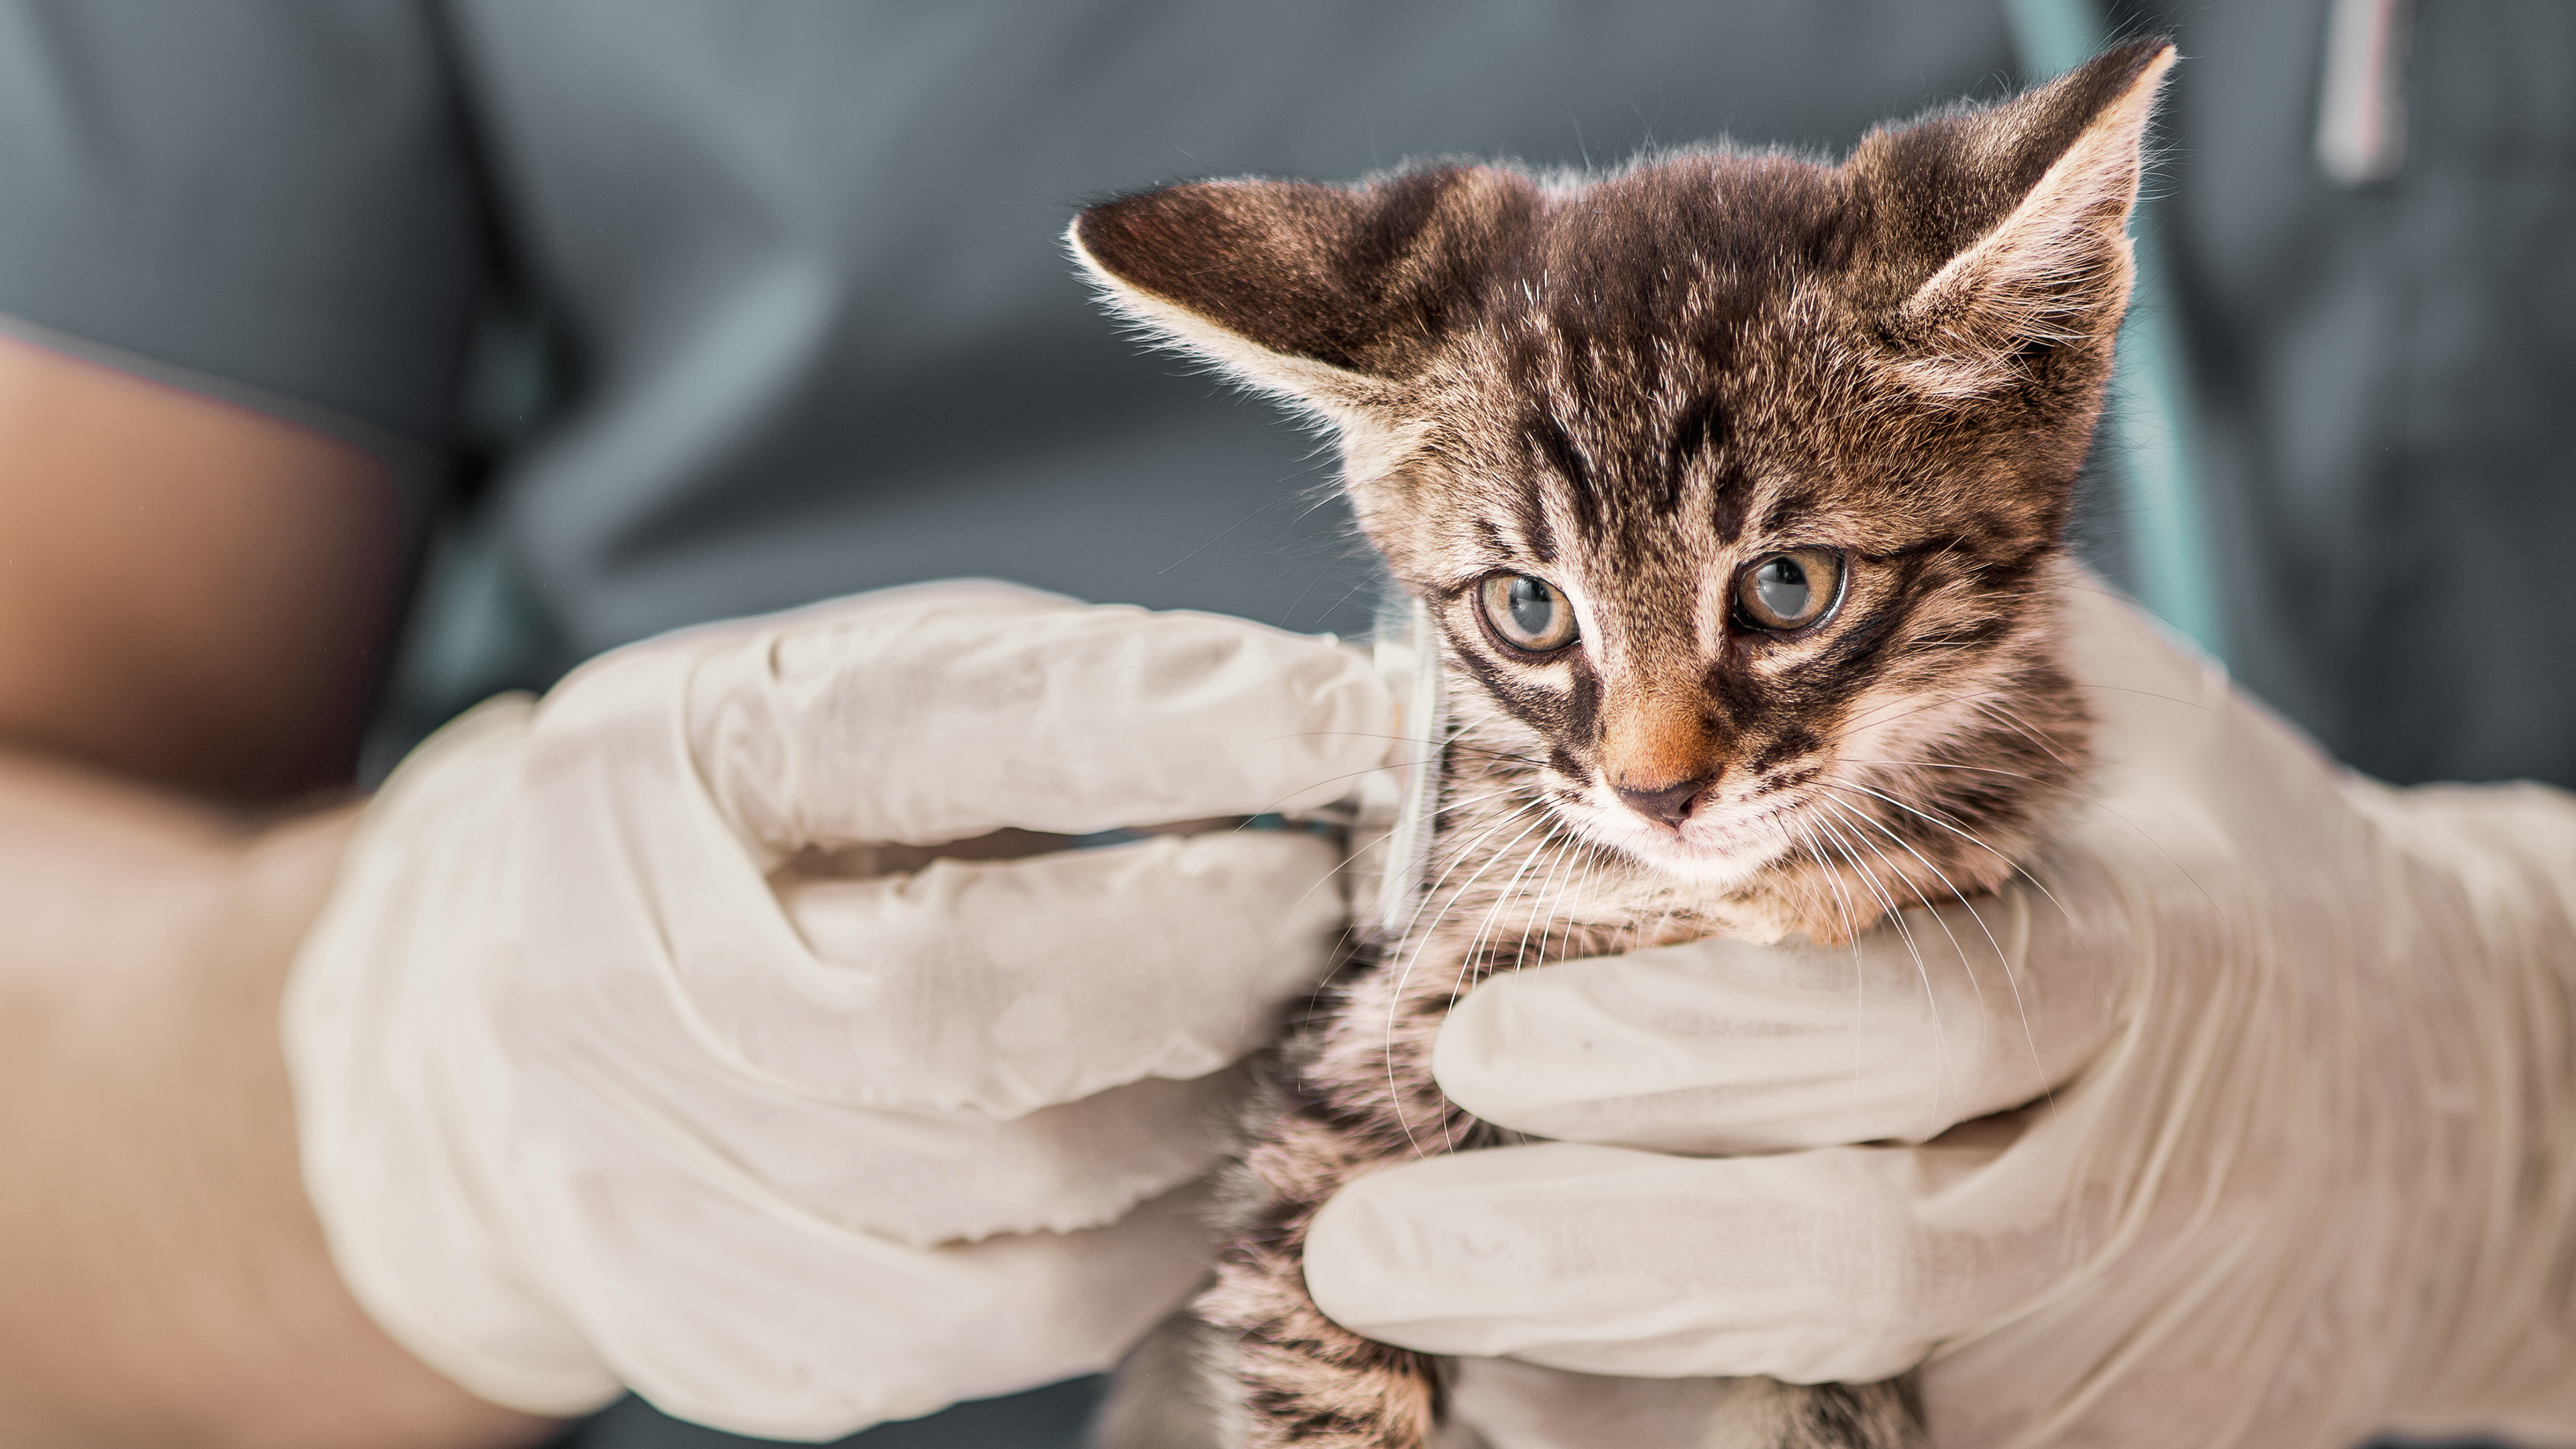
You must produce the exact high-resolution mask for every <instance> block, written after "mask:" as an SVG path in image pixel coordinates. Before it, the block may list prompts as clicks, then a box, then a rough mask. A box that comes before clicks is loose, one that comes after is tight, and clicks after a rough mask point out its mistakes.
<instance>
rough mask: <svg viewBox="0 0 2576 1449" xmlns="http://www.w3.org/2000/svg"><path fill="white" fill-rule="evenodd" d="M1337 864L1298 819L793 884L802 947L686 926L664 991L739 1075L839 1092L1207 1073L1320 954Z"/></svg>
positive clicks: (1326, 943)
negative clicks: (1280, 825)
mask: <svg viewBox="0 0 2576 1449" xmlns="http://www.w3.org/2000/svg"><path fill="white" fill-rule="evenodd" d="M1338 865H1339V858H1338V856H1337V854H1336V852H1335V851H1334V849H1333V847H1332V846H1331V845H1330V844H1329V843H1328V842H1326V841H1323V840H1320V839H1318V838H1316V837H1314V836H1310V835H1303V834H1297V833H1290V832H1259V831H1245V832H1220V833H1214V834H1209V835H1201V836H1192V837H1186V838H1183V837H1173V836H1165V837H1159V838H1156V839H1153V840H1148V841H1142V842H1139V843H1137V844H1134V845H1126V846H1117V847H1112V848H1109V849H1103V850H1088V851H1071V852H1065V853H1060V854H1055V855H1044V856H1033V857H1029V858H1027V859H1022V860H1012V861H977V862H967V861H946V860H943V861H938V862H934V863H933V864H932V865H931V866H930V867H929V868H927V869H925V870H922V871H919V872H916V873H914V874H911V875H905V876H896V877H889V878H878V879H868V880H813V881H788V882H785V883H783V884H782V887H781V890H780V893H779V897H778V899H779V901H780V904H781V906H782V907H783V909H784V911H785V914H786V917H787V920H788V921H789V923H790V924H791V925H792V926H793V929H794V931H795V933H796V934H797V935H798V936H800V937H801V940H802V945H803V948H804V949H802V950H790V949H770V950H759V951H754V950H750V949H746V947H745V946H744V945H743V944H741V937H740V935H739V933H734V932H726V933H721V934H712V935H710V936H709V937H708V938H706V939H703V940H701V939H695V938H692V939H689V940H687V941H685V942H683V943H682V949H681V950H680V952H679V955H678V960H677V965H676V970H677V973H678V978H679V983H678V984H679V990H680V995H681V997H682V1002H681V1009H682V1010H683V1011H684V1012H686V1013H688V1014H689V1016H690V1017H691V1018H692V1024H693V1026H694V1027H695V1029H696V1030H697V1032H698V1033H699V1035H700V1037H701V1039H703V1040H706V1041H709V1042H711V1043H712V1044H713V1045H714V1046H715V1047H716V1049H717V1051H718V1052H719V1054H720V1055H722V1056H723V1057H724V1058H726V1059H729V1060H730V1061H732V1062H733V1063H735V1064H736V1065H737V1066H739V1067H740V1068H741V1069H743V1070H745V1071H747V1072H748V1073H750V1074H751V1075H753V1076H754V1077H756V1078H760V1079H764V1080H767V1081H770V1082H773V1083H775V1084H777V1085H779V1086H781V1087H782V1088H784V1089H786V1090H789V1091H792V1092H799V1093H805V1094H810V1095H813V1096H816V1097H820V1098H823V1099H825V1100H828V1101H832V1102H839V1103H847V1104H854V1105H863V1106H872V1107H890V1108H905V1109H934V1110H937V1109H950V1108H972V1109H974V1110H977V1111H981V1112H985V1113H988V1114H990V1115H992V1116H995V1117H1000V1118H1011V1117H1017V1116H1020V1115H1022V1114H1024V1113H1027V1112H1031V1111H1034V1110H1036V1109H1038V1108H1040V1107H1044V1106H1047V1105H1049V1104H1052V1103H1058V1102H1071V1101H1076V1100H1079V1099H1081V1098H1084V1097H1088V1096H1091V1095H1092V1094H1093V1093H1095V1092H1099V1091H1102V1090H1105V1089H1107V1088H1109V1087H1113V1086H1117V1085H1120V1084H1121V1083H1126V1082H1133V1081H1137V1080H1139V1079H1142V1078H1147V1077H1168V1078H1175V1079H1186V1078H1191V1077H1200V1076H1205V1075H1206V1074H1208V1073H1210V1072H1213V1071H1216V1070H1218V1069H1219V1068H1222V1067H1224V1066H1226V1065H1228V1064H1229V1063H1232V1062H1234V1061H1237V1060H1239V1059H1241V1058H1242V1057H1243V1056H1245V1055H1246V1054H1248V1053H1250V1052H1252V1051H1253V1050H1255V1049H1257V1048H1258V1047H1260V1046H1261V1045H1262V1044H1263V1043H1265V1042H1267V1041H1269V1040H1271V1039H1272V1038H1273V1037H1274V1036H1275V1035H1276V1034H1277V1031H1278V1026H1279V1016H1280V1008H1281V1006H1282V1005H1283V1003H1286V1002H1288V1001H1290V1000H1293V999H1295V998H1297V997H1300V996H1302V995H1304V994H1305V993H1306V992H1308V991H1310V990H1312V989H1313V988H1314V986H1315V985H1316V984H1317V983H1318V982H1319V981H1321V980H1322V979H1323V977H1324V975H1325V974H1326V973H1327V972H1329V971H1330V969H1331V965H1332V961H1333V956H1334V951H1335V948H1336V946H1337V943H1338V942H1339V941H1340V939H1341V935H1342V931H1343V920H1344V913H1345V908H1344V906H1343V903H1342V899H1341V895H1340V892H1339V889H1338V887H1337V883H1336V881H1335V879H1334V873H1335V870H1336V868H1337V867H1338ZM782 934H783V933H782Z"/></svg>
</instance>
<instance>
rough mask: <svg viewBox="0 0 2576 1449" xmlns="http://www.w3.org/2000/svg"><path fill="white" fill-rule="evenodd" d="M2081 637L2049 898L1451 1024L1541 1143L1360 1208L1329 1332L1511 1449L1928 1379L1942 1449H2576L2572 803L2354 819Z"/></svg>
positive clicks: (1408, 1183)
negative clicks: (2050, 1448)
mask: <svg viewBox="0 0 2576 1449" xmlns="http://www.w3.org/2000/svg"><path fill="white" fill-rule="evenodd" d="M2071 608H2072V612H2073V621H2072V622H2073V626H2074V627H2073V630H2072V636H2073V637H2072V641H2071V647H2070V650H2069V655H2070V660H2071V662H2072V663H2073V665H2074V667H2075V668H2076V670H2077V671H2078V673H2079V676H2080V677H2081V678H2082V679H2083V680H2084V682H2085V683H2086V684H2087V685H2088V686H2089V687H2090V691H2091V698H2092V702H2093V704H2094V708H2095V710H2096V712H2097V714H2098V715H2099V717H2100V719H2101V722H2102V723H2101V729H2100V738H2099V746H2100V756H2101V765H2100V768H2099V770H2098V771H2097V772H2096V775H2095V778H2094V779H2093V780H2092V782H2091V783H2090V787H2089V789H2088V790H2087V791H2086V793H2085V794H2084V796H2083V798H2081V799H2080V800H2077V801H2074V802H2071V803H2070V805H2069V810H2068V817H2067V820H2066V822H2065V824H2064V826H2063V828H2062V829H2061V830H2060V831H2059V832H2058V835H2057V837H2056V840H2055V843H2054V844H2053V846H2052V847H2051V849H2050V850H2049V851H2048V852H2047V853H2046V854H2045V855H2044V856H2043V857H2042V858H2041V859H2040V860H2038V861H2036V862H2035V863H2034V864H2033V867H2032V871H2031V878H2030V879H2029V880H2027V881H2023V882H2017V883H2016V884H2014V885H2013V886H2011V887H2008V888H2007V889H2006V890H2005V892H2003V894H2002V896H2001V897H2000V898H1999V899H1996V900H1993V901H1990V902H1981V903H1978V904H1976V905H1975V906H1974V907H1973V908H1970V907H1967V906H1961V905H1957V904H1953V905H1951V906H1948V907H1946V908H1944V909H1941V910H1937V911H1935V910H1928V909H1918V910H1910V911H1907V912H1905V913H1904V916H1903V918H1902V919H1901V920H1900V921H1897V922H1895V923H1891V924H1890V925H1888V926H1886V927H1883V928H1881V929H1880V930H1878V931H1876V932H1874V933H1872V934H1870V935H1869V936H1866V937H1864V938H1863V940H1862V941H1861V942H1859V943H1858V944H1857V945H1856V946H1855V947H1854V948H1852V949H1847V950H1839V951H1836V950H1822V949H1816V948H1783V949H1780V950H1776V951H1766V950H1762V949H1758V948H1754V947H1750V946H1747V945H1745V944H1743V943H1740V942H1726V941H1711V942H1704V943H1697V944H1693V945H1689V946H1680V947H1672V948H1666V949H1663V950H1658V951H1649V952H1640V953H1638V954H1637V955H1635V956H1631V957H1628V958H1625V959H1617V960H1597V961H1582V962H1570V963H1566V964H1563V965H1559V966H1553V967H1548V968H1545V969H1542V970H1537V971H1530V972H1525V973H1520V974H1518V975H1514V976H1506V977H1501V978H1497V979H1496V980H1493V981H1491V982H1488V983H1486V984H1484V985H1482V986H1480V987H1478V988H1477V990H1476V991H1475V992H1474V993H1472V994H1471V995H1470V996H1469V998H1468V1000H1467V1001H1466V1003H1465V1004H1464V1005H1463V1006H1462V1007H1461V1008H1460V1009H1459V1010H1458V1011H1457V1012H1456V1013H1455V1014H1454V1015H1453V1016H1452V1018H1451V1019H1450V1020H1449V1022H1448V1023H1447V1024H1446V1025H1445V1026H1444V1028H1443V1031H1442V1036H1441V1040H1440V1044H1439V1051H1438V1055H1437V1058H1436V1063H1435V1065H1436V1068H1437V1070H1438V1072H1439V1076H1440V1081H1441V1084H1442V1086H1443V1087H1444V1089H1446V1090H1447V1091H1448V1092H1449V1093H1450V1095H1451V1096H1452V1097H1453V1098H1455V1099H1456V1100H1457V1101H1458V1102H1459V1103H1460V1104H1461V1105H1463V1106H1465V1107H1466V1108H1468V1109H1469V1110H1471V1111H1473V1112H1475V1113H1477V1114H1478V1115H1480V1116H1483V1117H1486V1118H1488V1119H1489V1120H1493V1121H1496V1122H1499V1123H1501V1124H1503V1125H1505V1126H1508V1127H1515V1128H1520V1129H1523V1130H1526V1131H1529V1132H1532V1133H1535V1134H1539V1135H1543V1136H1548V1137H1553V1138H1558V1139H1565V1140H1560V1141H1556V1142H1550V1143H1545V1144H1537V1145H1529V1146H1520V1147H1505V1148H1498V1149H1494V1150H1490V1151H1483V1152H1472V1153H1464V1154H1459V1155H1456V1156H1451V1157H1445V1158H1438V1159H1433V1160H1429V1161H1424V1162H1417V1163H1408V1164H1403V1165H1399V1166H1396V1167H1393V1168H1389V1169H1387V1170H1385V1171H1382V1172H1379V1173H1377V1174H1375V1175H1373V1176H1371V1177H1368V1178H1364V1179H1362V1180H1361V1181H1359V1182H1358V1183H1356V1184H1354V1185H1353V1186H1352V1187H1350V1188H1349V1189H1346V1190H1345V1191H1344V1192H1343V1193H1342V1195H1341V1196H1340V1197H1338V1198H1336V1199H1334V1201H1333V1202H1332V1203H1330V1204H1328V1205H1327V1206H1326V1208H1325V1209H1324V1211H1323V1213H1322V1214H1321V1216H1320V1217H1319V1218H1318V1220H1317V1222H1316V1224H1315V1228H1314V1231H1313V1235H1312V1237H1311V1239H1310V1242H1309V1247H1308V1252H1307V1260H1306V1263H1307V1279H1308V1284H1309V1286H1310V1287H1311V1288H1312V1289H1313V1291H1314V1294H1315V1299H1316V1302H1317V1303H1318V1304H1319V1305H1320V1306H1321V1307H1322V1308H1323V1309H1324V1310H1325V1311H1326V1312H1327V1313H1329V1314H1331V1315H1333V1316H1334V1317H1335V1318H1337V1319H1339V1320H1340V1321H1341V1322H1343V1323H1345V1324H1348V1325H1349V1326H1351V1327H1352V1328H1354V1329H1357V1330H1358V1331H1360V1332H1363V1333H1366V1334H1369V1335H1371V1336H1373V1337H1378V1338H1382V1339H1385V1340H1388V1341H1391V1342H1395V1343H1399V1344H1403V1345H1406V1346H1408V1347H1412V1348H1418V1349H1422V1350H1426V1351H1430V1352H1437V1353H1444V1354H1458V1355H1481V1356H1485V1357H1482V1358H1469V1359H1468V1360H1467V1361H1466V1362H1464V1363H1463V1364H1462V1365H1461V1369H1460V1372H1459V1375H1458V1380H1457V1383H1456V1385H1455V1389H1456V1392H1455V1398H1454V1402H1455V1403H1456V1404H1457V1406H1458V1413H1459V1416H1460V1418H1461V1419H1463V1420H1465V1421H1467V1422H1468V1423H1471V1424H1473V1425H1475V1426H1477V1427H1478V1428H1479V1429H1481V1430H1482V1431H1483V1434H1484V1436H1485V1439H1486V1441H1487V1442H1488V1444H1489V1445H1490V1446H1491V1449H1579V1446H1590V1445H1594V1444H1599V1443H1609V1442H1617V1443H1620V1444H1622V1445H1639V1446H1646V1445H1660V1444H1666V1443H1670V1444H1675V1445H1680V1444H1698V1443H1700V1442H1702V1440H1701V1438H1700V1437H1699V1435H1700V1433H1701V1428H1700V1426H1702V1425H1704V1424H1705V1423H1706V1422H1708V1419H1709V1416H1710V1414H1711V1411H1712V1408H1713V1405H1714V1404H1715V1402H1716V1400H1717V1399H1718V1398H1719V1397H1720V1396H1722V1395H1724V1394H1726V1393H1728V1392H1730V1390H1729V1389H1728V1388H1727V1387H1726V1386H1725V1385H1724V1384H1722V1383H1719V1382H1715V1381H1714V1380H1715V1379H1716V1378H1718V1377H1721V1376H1728V1375H1757V1374H1758V1375H1769V1376H1774V1377H1780V1378H1788V1379H1795V1380H1808V1381H1815V1380H1828V1379H1841V1380H1874V1379H1879V1378H1884V1377H1886V1376H1888V1375H1891V1374H1894V1373H1897V1372H1899V1371H1902V1370H1904V1369H1907V1368H1909V1367H1911V1366H1913V1365H1915V1364H1917V1363H1923V1364H1924V1365H1925V1366H1924V1369H1923V1377H1922V1390H1923V1396H1924V1403H1925V1408H1926V1413H1927V1417H1928V1420H1929V1424H1930V1427H1931V1430H1932V1436H1933V1439H1934V1441H1935V1442H1936V1443H1939V1444H1942V1445H1960V1446H1977V1449H2019V1446H2034V1445H2043V1444H2084V1445H2092V1446H2126V1445H2136V1446H2141V1449H2145V1446H2163V1445H2170V1444H2191V1445H2196V1446H2205V1449H2228V1446H2255V1445H2260V1446H2265V1449H2348V1446H2349V1445H2351V1444H2353V1443H2355V1442H2357V1441H2359V1440H2360V1439H2361V1438H2363V1437H2365V1436H2366V1435H2367V1434H2369V1433H2370V1432H2372V1431H2374V1430H2378V1429H2382V1428H2390V1427H2400V1428H2414V1429H2419V1430H2424V1431H2461V1430H2492V1429H2505V1430H2509V1431H2513V1432H2515V1433H2516V1434H2518V1435H2522V1436H2527V1437H2528V1438H2529V1439H2530V1440H2531V1441H2532V1442H2536V1443H2564V1442H2576V1372H2571V1371H2570V1365H2571V1364H2576V1073H2571V1069H2570V1065H2569V1063H2570V1060H2571V1043H2572V1042H2576V799H2571V798H2570V797H2569V796H2567V795H2565V794H2563V793H2560V792H2557V791H2552V790H2547V789H2543V788H2541V787H2537V786H2506V787H2493V788H2484V789H2465V788H2457V787H2452V788H2440V787H2427V788H2423V789H2416V790H2393V789H2390V788H2388V787H2386V786H2382V785H2379V784H2376V783H2374V782H2371V781H2368V780H2362V779H2357V778H2355V777H2352V776H2350V775H2348V774H2346V773H2344V772H2342V771H2340V770H2338V769H2336V768H2335V767H2334V766H2333V765H2332V764H2331V763H2330V762H2328V761H2326V760H2325V759H2324V758H2322V757H2321V756H2319V755H2318V754H2317V753H2316V751H2315V750H2314V748H2313V747H2312V746H2310V745H2308V744H2307V743H2306V742H2305V741H2303V740H2301V739H2299V738H2297V737H2296V736H2295V735H2294V734H2292V733H2291V732H2290V731H2289V730H2287V729H2285V728H2283V727H2282V726H2281V725H2280V724H2279V723H2278V722H2277V721H2275V720H2273V719H2272V718H2270V717H2269V716H2268V715H2266V714H2264V713H2263V712H2262V711H2261V710H2260V709H2258V708H2256V707H2254V706H2252V705H2251V704H2249V703H2248V702H2247V701H2245V700H2244V699H2243V698H2241V697H2240V696H2237V695H2235V694H2233V693H2232V692H2231V691H2229V689H2228V688H2227V687H2226V681H2225V680H2224V678H2223V677H2221V676H2219V675H2218V674H2217V673H2216V671H2215V670H2213V669H2210V668H2208V667H2206V666H2204V665H2203V664H2201V663H2200V662H2199V661H2197V660H2196V659H2194V658H2192V657H2190V656H2188V655H2187V654H2185V653H2184V652H2182V651H2181V650H2178V649H2177V648H2176V647H2174V646H2173V645H2172V644H2171V643H2170V642H2168V641H2167V640H2166V639H2165V638H2163V637H2162V636H2161V635H2159V634H2158V633H2157V632H2156V631H2155V630H2154V629H2153V628H2152V627H2151V626H2149V625H2148V624H2147V623H2145V622H2144V621H2143V620H2141V619H2140V618H2139V617H2137V616H2136V615H2135V614H2134V613H2132V612H2131V611H2129V610H2127V609H2126V608H2125V607H2124V606H2120V605H2118V604H2116V603H2112V602H2110V601H2107V600H2105V599H2102V598H2098V597H2093V596H2090V595H2078V596H2076V597H2074V598H2073V599H2072V600H2071ZM2025 1103H2027V1105H2022V1104H2025ZM2005 1109H2016V1110H2011V1111H2006V1110H2005ZM1999 1112H2000V1113H2003V1115H2000V1116H1989V1115H1987V1114H1994V1113H1999ZM1971 1119H1980V1120H1971ZM1961 1123H1964V1124H1965V1125H1963V1126H1957V1127H1955V1128H1954V1124H1961ZM1945 1129H1953V1130H1947V1131H1946V1132H1945ZM1936 1134H1939V1135H1936ZM1835 1143H1870V1144H1875V1145H1855V1146H1834V1145H1831V1144H1835ZM1908 1143H1920V1144H1922V1145H1919V1146H1909V1145H1901V1144H1908ZM1784 1149H1785V1150H1784ZM1740 1153H1767V1154H1768V1155H1759V1156H1720V1155H1718V1154H1740ZM1927 1360H1928V1361H1927ZM1549 1370H1560V1371H1566V1370H1570V1371H1574V1372H1572V1373H1566V1372H1550V1371H1549ZM1605 1431H1614V1432H1613V1433H1612V1437H1610V1438H1604V1437H1603V1435H1604V1433H1605Z"/></svg>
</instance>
